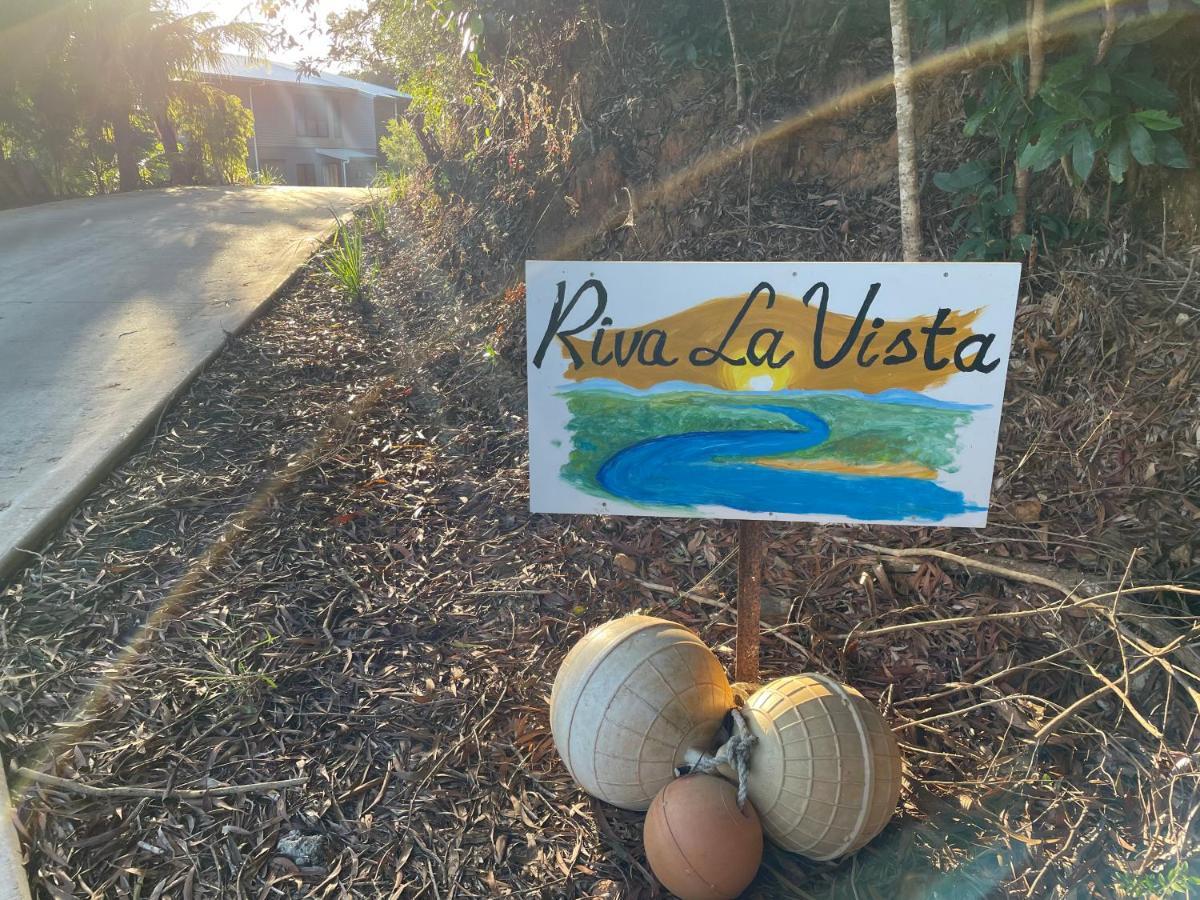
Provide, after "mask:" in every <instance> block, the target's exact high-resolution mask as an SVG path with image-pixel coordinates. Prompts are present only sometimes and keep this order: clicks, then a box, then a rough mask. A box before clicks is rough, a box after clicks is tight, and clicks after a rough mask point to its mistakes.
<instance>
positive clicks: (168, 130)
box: [154, 104, 188, 184]
mask: <svg viewBox="0 0 1200 900" xmlns="http://www.w3.org/2000/svg"><path fill="white" fill-rule="evenodd" d="M154 124H155V125H156V126H157V127H158V138H159V140H160V141H162V145H163V153H165V154H166V156H167V164H168V165H169V166H170V167H171V184H187V183H188V182H187V180H186V178H185V171H184V168H185V167H184V165H183V158H182V156H181V154H180V152H179V134H178V132H176V131H175V123H174V122H172V121H171V116H170V114H168V112H167V108H166V104H163V106H162V108H160V109H159V111H158V112H157V113H156V114H155V116H154Z"/></svg>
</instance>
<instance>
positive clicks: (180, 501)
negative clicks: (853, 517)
mask: <svg viewBox="0 0 1200 900" xmlns="http://www.w3.org/2000/svg"><path fill="white" fill-rule="evenodd" d="M839 202H841V203H842V204H843V205H842V206H841V207H839V206H833V205H824V204H823V203H822V198H820V197H814V196H811V191H809V192H805V191H798V192H791V193H788V192H784V193H780V194H770V195H767V196H766V197H764V198H763V199H762V203H763V204H767V205H765V206H764V208H763V211H764V216H763V217H762V220H763V221H764V222H765V223H768V224H769V222H770V221H795V220H796V219H795V217H794V215H793V214H794V213H797V210H795V209H791V208H790V207H789V204H791V205H797V206H803V207H804V208H805V209H808V211H809V212H810V213H812V217H811V218H812V220H813V221H817V222H819V223H820V233H819V234H818V233H812V236H811V237H807V238H802V239H803V240H810V241H818V240H820V241H825V242H826V245H822V247H821V249H820V252H821V253H823V254H825V255H824V258H830V256H829V254H831V253H836V252H837V251H836V247H837V246H838V245H842V246H843V249H842V251H841V252H842V253H843V255H844V256H846V257H847V258H849V257H853V256H862V255H863V253H864V251H863V250H862V249H861V248H853V247H845V246H844V245H845V240H844V234H845V229H844V228H843V227H842V222H843V220H844V218H845V216H844V215H841V214H838V213H839V210H843V211H844V207H845V205H846V204H847V203H850V204H852V203H853V201H847V200H845V199H844V198H843V199H842V200H841V201H839ZM810 208H811V209H810ZM877 212H878V206H877V205H876V204H875V203H874V201H871V202H870V203H866V202H864V205H863V206H862V207H861V208H857V209H851V210H849V211H848V213H847V214H848V215H854V216H858V217H861V218H862V219H864V220H865V219H867V218H868V217H869V216H871V215H875V214H877ZM737 214H738V213H736V212H730V213H729V214H728V216H729V217H733V216H736V215H737ZM473 221H474V220H464V221H463V222H461V223H459V224H458V225H457V226H455V225H454V224H453V223H451V224H450V225H449V226H448V230H457V231H458V232H459V239H460V240H463V241H464V242H470V241H471V240H472V239H473V238H472V236H471V229H472V227H474V226H473ZM718 224H721V223H718ZM480 227H482V226H480ZM407 229H408V226H407V225H404V224H402V223H401V222H400V221H397V220H394V221H393V227H392V232H391V234H390V235H387V236H383V235H375V236H373V237H372V238H371V239H370V240H369V242H368V249H369V253H370V255H371V259H372V262H373V264H374V265H375V266H377V267H378V271H377V273H376V274H375V276H374V280H373V282H372V285H373V286H372V293H371V304H372V305H371V308H370V309H364V308H361V307H359V306H356V305H354V304H351V303H349V302H347V301H346V300H345V299H344V298H343V297H342V296H340V295H339V294H338V293H337V292H336V291H335V290H334V289H333V288H332V287H331V285H330V284H329V282H328V279H327V278H325V277H324V274H323V272H322V271H321V270H320V268H319V266H314V267H313V268H312V269H311V271H309V273H308V274H307V275H306V276H305V277H304V278H302V279H301V280H300V282H299V283H298V284H297V286H296V287H295V288H294V289H293V290H292V291H291V292H290V293H289V294H288V295H287V296H285V297H284V298H283V299H282V300H281V301H280V303H279V304H278V306H277V308H276V309H275V310H274V311H273V312H272V313H271V314H270V315H268V316H267V317H265V318H264V319H262V320H261V321H259V322H258V323H257V324H256V325H255V326H253V327H252V328H251V329H250V330H249V331H248V332H247V333H246V334H244V335H242V336H241V337H238V338H236V339H233V340H231V341H230V344H229V347H228V349H227V350H226V352H225V353H224V354H223V355H222V356H221V357H220V358H219V359H218V360H217V362H216V363H215V364H214V365H213V366H212V367H211V368H210V369H209V370H208V371H207V372H206V373H205V374H204V375H202V376H201V378H200V379H198V380H197V381H196V382H195V384H194V385H193V386H192V387H191V389H190V390H189V391H188V392H187V393H186V395H185V396H183V397H182V398H181V399H180V400H179V401H178V402H177V404H176V405H175V406H174V408H173V409H172V410H171V411H170V412H169V413H168V414H167V415H166V416H165V417H164V418H163V420H162V422H161V423H160V425H159V427H158V428H157V429H156V431H155V433H154V434H153V435H152V436H151V437H149V438H148V439H147V440H146V442H145V444H144V445H143V447H142V449H141V450H140V451H139V452H138V453H137V454H135V455H134V457H133V458H131V459H130V460H129V461H128V462H127V463H126V464H125V465H123V466H122V467H120V468H119V469H118V470H117V471H116V472H115V473H114V474H113V476H112V477H111V478H109V479H108V480H107V481H106V482H105V483H104V484H103V485H101V486H100V487H99V488H98V489H97V490H96V491H95V492H94V493H93V494H92V496H91V497H90V498H89V499H88V500H87V501H86V502H85V503H84V504H83V506H82V507H81V508H80V510H79V511H78V513H77V515H76V516H75V517H74V518H73V519H72V521H71V522H70V524H69V525H68V526H67V527H66V528H65V529H64V530H63V531H62V533H61V534H60V535H59V536H58V537H57V538H55V540H53V541H52V542H51V543H50V544H49V545H48V546H47V547H46V548H44V550H43V552H42V555H41V557H40V558H39V559H38V561H37V563H36V564H35V565H34V566H32V567H31V568H30V569H29V570H27V571H26V572H25V573H24V574H22V575H21V576H20V577H19V578H18V579H16V580H15V581H14V582H13V583H12V584H11V585H9V586H8V587H7V588H6V589H5V590H4V591H3V594H2V595H0V662H2V668H0V677H2V678H3V680H4V686H5V687H4V691H3V694H0V714H2V716H3V719H2V727H0V750H2V751H3V754H4V757H5V759H6V761H7V762H8V763H9V764H10V766H17V767H19V768H18V769H17V770H15V771H11V770H10V775H9V778H10V782H11V787H12V790H13V795H14V801H15V805H16V807H17V810H18V813H19V829H20V831H21V835H22V838H23V841H24V844H25V847H26V849H27V852H28V860H29V862H28V870H29V873H30V877H31V880H32V882H33V884H34V888H35V892H37V893H38V895H39V896H44V897H64V898H65V897H79V896H85V897H86V896H96V897H118V896H119V897H143V898H166V897H180V898H190V897H195V898H201V897H214V898H226V897H262V898H267V897H301V896H305V897H307V896H316V897H323V896H345V897H387V896H397V897H400V896H404V897H408V896H413V897H416V896H421V897H437V898H453V897H489V896H505V895H522V896H541V897H618V896H619V897H650V896H658V895H659V894H660V889H659V888H658V887H657V886H656V885H655V883H654V882H653V879H652V878H651V877H650V875H649V873H648V871H647V869H646V867H645V863H644V859H643V857H642V851H641V842H640V818H641V817H640V816H638V815H635V814H630V813H625V812H621V811H618V810H614V809H612V808H609V807H605V806H603V805H601V804H599V803H596V802H595V801H592V800H591V799H589V798H588V797H587V796H586V795H584V794H583V793H582V792H581V791H579V790H578V788H576V787H575V786H574V785H573V783H572V782H571V780H570V778H569V776H568V775H567V774H566V772H565V770H564V769H563V768H562V766H561V764H560V763H559V762H558V760H557V756H556V754H555V752H554V749H553V745H552V743H551V740H550V736H549V730H548V722H547V709H546V704H547V699H548V695H549V690H550V684H551V681H552V679H553V675H554V672H555V670H556V668H557V665H558V663H559V662H560V660H561V658H562V656H563V655H564V654H565V652H566V650H567V649H568V648H569V647H570V645H571V644H572V643H573V642H574V641H575V640H577V639H578V637H579V636H580V635H581V634H582V633H583V632H584V631H585V630H586V629H587V628H589V627H591V626H594V625H596V624H598V623H600V622H602V621H605V620H607V619H609V618H611V617H613V616H616V615H620V614H622V613H625V612H628V611H631V610H634V609H641V610H646V611H649V612H651V613H652V614H655V615H661V616H666V617H669V618H673V619H676V620H678V621H681V622H684V623H686V624H688V625H690V626H691V627H693V628H695V629H696V630H697V631H699V632H700V634H701V635H702V636H703V637H704V638H705V639H706V641H707V642H708V643H709V645H710V646H712V647H714V648H715V650H716V651H717V653H718V655H719V656H720V657H721V658H722V659H723V660H724V661H726V662H729V661H731V657H732V643H733V616H732V614H731V613H732V611H731V608H730V605H729V604H730V602H731V598H732V596H733V591H734V586H735V580H736V557H735V553H734V528H733V527H732V526H731V525H729V524H723V523H713V522H705V521H696V520H649V519H647V520H633V519H629V520H625V519H611V518H601V517H553V516H531V515H530V514H529V512H528V508H527V504H528V494H527V477H526V471H525V465H526V456H527V447H526V440H525V433H524V416H525V413H524V407H525V394H524V375H523V368H524V364H523V359H524V356H523V349H522V347H521V344H522V335H521V331H520V326H519V322H520V319H521V302H520V294H519V292H518V291H511V292H509V293H508V295H506V296H504V297H503V298H501V297H500V296H499V294H498V292H490V291H483V290H481V289H477V288H475V287H467V286H464V285H465V284H467V283H468V281H469V276H467V275H464V272H463V271H461V270H449V269H446V268H443V265H444V264H445V261H446V255H445V253H444V248H441V247H439V246H437V245H436V244H435V245H433V246H428V245H426V244H425V243H422V242H421V241H418V240H416V239H404V238H402V237H400V235H401V234H404V233H408V232H407ZM725 232H728V233H729V234H732V235H734V236H735V238H736V241H737V244H736V246H731V245H729V244H720V240H719V239H720V235H721V234H723V233H725ZM709 233H710V234H711V235H712V236H711V237H710V238H709V239H707V240H706V241H703V242H702V244H697V243H696V242H695V241H693V242H692V243H691V244H689V245H688V246H687V248H686V249H685V248H683V247H682V246H681V247H677V248H675V249H673V250H672V253H673V254H675V255H679V256H686V255H687V254H688V253H690V254H692V255H706V256H708V257H709V258H749V257H757V258H788V257H791V258H803V257H805V256H806V255H807V256H810V257H812V258H819V257H817V255H816V252H817V251H816V250H814V249H813V248H808V247H805V246H800V245H798V244H797V235H796V234H795V233H794V232H787V231H785V230H783V229H773V230H772V229H770V228H769V227H767V226H765V225H764V226H763V227H760V228H758V229H757V230H751V229H750V227H749V225H748V224H747V225H745V226H743V225H742V224H741V223H739V222H738V221H737V220H736V218H727V220H726V221H725V222H724V229H722V228H720V227H716V226H714V227H713V228H712V229H711V230H710V232H709ZM696 240H700V238H697V239H696ZM814 246H815V245H814ZM830 248H833V249H830ZM888 252H893V253H894V247H891V246H890V243H889V245H888V246H880V247H877V248H875V247H873V248H871V250H870V251H867V255H872V256H877V255H883V254H886V253H888ZM1191 262H1192V266H1189V263H1188V260H1186V259H1185V260H1183V261H1179V260H1172V259H1166V258H1161V257H1158V256H1154V257H1152V256H1150V255H1149V251H1146V252H1143V251H1142V250H1141V249H1140V248H1139V250H1138V261H1137V262H1136V264H1135V262H1133V261H1132V260H1131V258H1130V257H1128V256H1125V257H1119V258H1118V257H1104V258H1098V257H1097V256H1092V257H1088V258H1085V257H1082V256H1080V257H1078V258H1073V259H1072V261H1071V262H1070V263H1069V264H1067V265H1064V266H1062V267H1060V268H1058V269H1056V270H1054V271H1051V272H1044V273H1043V274H1041V275H1039V276H1037V277H1036V278H1035V280H1034V281H1033V282H1032V283H1031V284H1030V285H1029V286H1028V287H1027V288H1026V289H1025V290H1023V298H1022V304H1021V310H1020V313H1019V316H1018V322H1017V336H1016V340H1015V346H1016V347H1017V348H1018V350H1017V352H1016V355H1015V358H1014V359H1013V361H1012V365H1011V370H1010V382H1009V391H1008V401H1007V403H1006V410H1005V417H1004V429H1003V434H1002V441H1001V450H1000V454H999V458H998V463H997V472H998V473H999V477H998V480H997V484H996V489H995V494H994V498H993V504H994V505H993V512H992V524H991V525H989V527H988V528H987V529H985V530H981V531H975V532H962V533H958V532H954V533H952V532H949V531H947V530H935V529H907V530H900V529H887V528H875V529H861V528H857V529H856V528H833V527H829V528H816V527H808V526H771V527H770V528H769V538H770V545H769V550H768V568H767V573H766V579H765V581H766V584H767V590H768V594H769V596H768V598H767V607H768V623H767V626H766V628H765V635H764V638H763V676H764V678H770V677H774V676H778V675H783V674H792V673H795V672H799V671H804V670H819V671H823V672H827V673H830V674H832V675H834V676H835V677H838V678H840V679H842V680H844V681H847V682H849V683H851V684H853V685H854V686H856V687H857V688H859V689H860V690H861V691H862V692H863V693H864V694H866V695H867V696H868V697H869V698H870V699H871V700H872V701H874V702H877V703H878V704H879V705H880V708H881V709H882V710H883V711H884V713H885V715H886V717H887V718H888V720H889V722H890V723H891V724H892V725H893V726H894V727H895V728H896V733H897V736H898V738H899V739H900V742H901V745H902V747H903V748H904V750H905V754H906V761H907V767H908V778H907V780H906V786H905V792H904V796H903V801H902V809H901V811H900V815H899V816H898V818H897V820H896V821H895V822H894V823H893V824H892V825H891V826H890V827H889V829H888V830H887V831H885V833H884V834H883V835H882V836H881V837H880V838H879V839H878V840H877V841H876V842H874V843H873V844H872V845H870V846H869V847H868V848H866V849H865V850H864V851H862V852H860V853H859V854H857V855H855V856H854V857H852V858H851V859H850V860H847V861H842V862H840V863H811V862H807V861H804V860H802V859H800V858H798V857H792V856H788V855H786V854H783V853H779V852H775V851H769V852H768V855H767V858H766V861H765V865H764V867H763V870H762V873H761V874H760V876H759V879H758V880H757V882H756V883H755V887H754V888H752V896H757V897H780V896H794V897H809V896H857V897H892V898H894V897H931V896H936V897H956V898H957V897H966V896H986V895H989V894H997V893H1011V894H1016V895H1024V894H1030V895H1049V894H1053V895H1057V896H1065V895H1077V896H1085V895H1086V896H1091V895H1093V894H1095V893H1111V892H1113V891H1119V890H1128V891H1130V892H1133V893H1136V892H1137V891H1138V890H1139V886H1140V887H1141V888H1144V889H1152V888H1153V887H1154V886H1155V885H1157V884H1159V881H1156V879H1159V880H1160V881H1162V882H1163V883H1165V882H1166V880H1168V879H1169V878H1171V877H1175V878H1182V877H1184V876H1183V875H1181V874H1180V870H1178V869H1177V868H1176V864H1177V862H1178V861H1179V860H1181V859H1186V858H1187V856H1188V855H1189V854H1190V852H1191V850H1192V846H1193V843H1192V842H1193V840H1194V834H1195V825H1196V822H1195V820H1196V816H1197V812H1198V811H1200V794H1198V793H1197V792H1196V788H1197V778H1198V776H1200V756H1196V755H1195V748H1196V732H1195V727H1196V722H1197V711H1198V709H1200V693H1197V692H1198V691H1200V683H1198V682H1197V679H1196V677H1195V676H1194V675H1193V674H1192V672H1193V671H1196V672H1200V667H1196V668H1193V666H1192V664H1191V663H1190V662H1189V660H1190V658H1191V655H1190V651H1189V650H1188V646H1187V645H1188V643H1189V642H1191V641H1194V640H1195V639H1196V637H1197V635H1196V626H1195V624H1194V622H1193V620H1192V618H1191V616H1190V609H1189V607H1188V604H1189V603H1190V602H1195V601H1194V598H1191V599H1189V596H1188V595H1187V594H1186V592H1182V591H1175V590H1171V591H1167V590H1148V591H1142V592H1137V591H1135V590H1130V589H1131V588H1134V586H1135V585H1154V584H1158V583H1166V582H1176V581H1180V580H1187V579H1188V578H1193V579H1194V577H1195V574H1194V571H1195V570H1194V569H1193V568H1192V567H1193V566H1194V565H1195V563H1196V557H1195V553H1196V544H1197V533H1198V531H1200V502H1198V499H1197V495H1198V493H1200V490H1198V489H1200V464H1198V463H1197V459H1198V457H1200V446H1198V441H1200V432H1198V430H1197V429H1198V426H1200V419H1198V415H1200V393H1198V392H1200V379H1198V377H1197V375H1198V372H1197V369H1198V366H1200V355H1198V354H1196V353H1195V351H1194V347H1195V342H1196V340H1197V337H1198V327H1197V320H1198V317H1200V304H1198V303H1197V300H1196V291H1195V289H1194V285H1195V281H1194V278H1193V268H1194V262H1195V261H1194V258H1193V259H1192V260H1191ZM469 283H470V284H477V283H486V279H485V278H484V277H483V276H480V280H479V282H469ZM1189 285H1191V286H1192V287H1190V288H1189ZM931 549H935V550H937V551H940V552H941V553H942V554H943V555H942V556H940V557H939V556H936V555H930V553H929V552H928V551H929V550H931ZM983 557H986V560H985V561H984V562H982V563H980V562H978V560H979V559H980V558H983ZM968 559H974V560H976V562H974V563H970V562H967V563H965V564H964V560H968ZM1118 589H1120V590H1118ZM1089 598H1094V599H1089ZM1164 648H1167V649H1164ZM1189 670H1191V671H1189Z"/></svg>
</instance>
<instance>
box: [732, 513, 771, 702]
mask: <svg viewBox="0 0 1200 900" xmlns="http://www.w3.org/2000/svg"><path fill="white" fill-rule="evenodd" d="M765 550H766V546H765V544H764V542H763V523H762V522H756V521H754V520H752V519H746V520H743V521H741V522H738V586H737V638H736V641H735V646H734V656H733V680H734V681H740V682H743V683H745V684H755V683H756V682H757V681H758V646H759V626H758V623H759V617H760V609H761V605H762V572H763V558H764V553H765Z"/></svg>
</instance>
